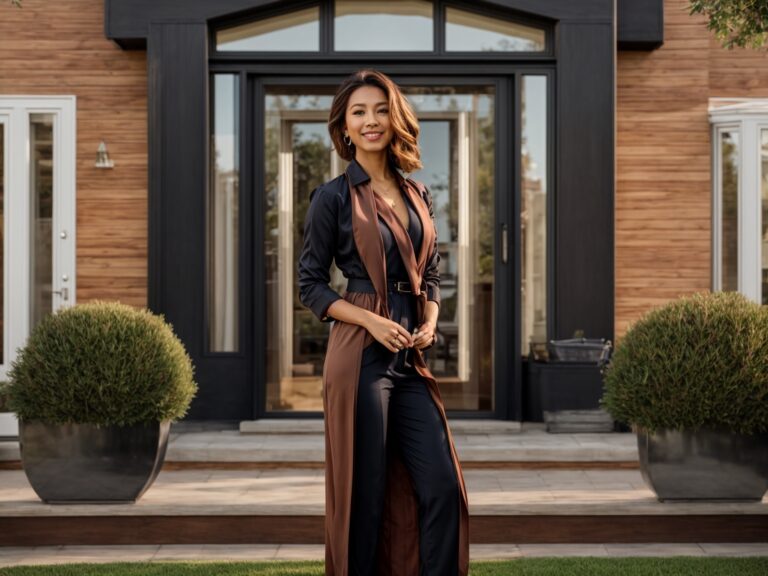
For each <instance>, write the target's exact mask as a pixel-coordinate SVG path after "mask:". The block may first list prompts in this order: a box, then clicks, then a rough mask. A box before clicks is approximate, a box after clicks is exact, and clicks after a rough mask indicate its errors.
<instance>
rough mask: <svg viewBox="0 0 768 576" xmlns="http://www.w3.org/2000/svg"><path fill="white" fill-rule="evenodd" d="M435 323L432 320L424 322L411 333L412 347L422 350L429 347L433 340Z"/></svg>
mask: <svg viewBox="0 0 768 576" xmlns="http://www.w3.org/2000/svg"><path fill="white" fill-rule="evenodd" d="M435 328H436V326H435V324H434V322H429V321H427V322H424V323H423V324H421V325H420V326H419V327H418V328H416V331H415V332H414V333H413V345H414V347H416V348H418V349H419V350H422V349H424V348H429V347H430V346H432V344H434V341H435V336H436V335H435Z"/></svg>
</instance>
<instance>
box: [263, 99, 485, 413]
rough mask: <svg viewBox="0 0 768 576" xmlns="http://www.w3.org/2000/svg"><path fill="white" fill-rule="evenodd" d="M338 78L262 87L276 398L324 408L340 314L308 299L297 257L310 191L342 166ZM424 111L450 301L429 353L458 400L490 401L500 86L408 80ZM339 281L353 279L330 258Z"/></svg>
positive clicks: (425, 151)
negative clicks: (304, 300) (315, 307)
mask: <svg viewBox="0 0 768 576" xmlns="http://www.w3.org/2000/svg"><path fill="white" fill-rule="evenodd" d="M334 88H335V87H329V88H328V90H327V91H324V89H323V88H320V87H315V88H313V89H312V92H310V93H308V92H306V91H305V90H302V89H301V88H287V87H281V88H278V87H273V88H269V89H268V90H267V94H266V96H265V133H264V138H265V172H266V180H265V188H264V189H265V198H264V202H265V209H266V220H265V222H264V224H265V246H264V250H265V254H266V269H265V274H266V278H267V302H266V318H267V329H266V332H267V338H266V341H267V355H266V357H267V366H266V369H267V402H266V404H267V410H269V411H276V410H307V411H321V410H322V395H321V391H322V370H323V360H324V357H325V350H326V346H327V341H328V334H329V329H330V326H331V324H330V323H321V322H319V321H318V320H317V319H316V318H315V317H314V316H313V315H312V313H311V311H309V310H308V309H306V308H304V306H303V305H302V304H301V302H300V301H299V297H298V292H299V290H298V279H297V278H296V268H297V264H298V258H299V254H300V250H301V245H302V240H303V220H304V216H305V214H306V211H307V207H308V205H309V194H310V192H311V191H312V190H313V189H314V188H315V187H316V186H318V185H319V184H321V183H323V182H325V181H326V180H328V179H330V178H333V177H335V176H337V175H339V174H341V173H342V172H343V170H344V168H345V167H346V163H345V162H344V161H343V160H341V159H340V158H339V156H338V155H336V154H335V153H334V152H333V149H332V145H331V142H330V138H329V137H328V131H327V127H326V123H327V120H328V112H329V109H330V104H331V100H332V97H333V92H334ZM404 91H405V93H406V95H407V96H408V99H409V100H410V101H411V104H412V105H413V107H414V109H415V111H416V114H417V116H418V117H419V121H420V123H421V129H422V131H421V135H420V138H419V140H420V144H421V149H422V159H423V162H424V166H425V168H424V169H423V170H421V171H419V172H417V173H414V174H413V176H414V177H415V178H417V179H419V180H422V181H423V182H424V183H425V184H426V185H427V186H429V188H430V191H431V192H432V196H433V202H434V211H435V225H436V227H437V234H438V249H439V251H440V256H441V262H440V266H441V268H440V274H441V282H440V286H441V300H442V302H441V307H440V315H439V320H438V341H437V343H436V344H435V346H434V347H433V348H432V349H430V351H429V352H428V353H427V361H428V362H429V364H430V367H431V369H432V371H433V373H434V374H435V376H436V377H437V379H438V382H439V383H440V388H441V393H442V396H443V400H444V402H445V404H446V407H447V408H449V409H465V410H492V409H493V402H494V399H493V365H494V361H493V350H494V336H493V335H494V324H495V322H494V316H493V289H494V269H493V262H494V254H493V230H494V218H495V215H494V186H495V184H494V163H495V157H494V145H495V130H494V124H493V118H494V92H493V88H490V87H488V88H486V87H472V88H454V87H429V88H425V87H404ZM330 286H331V288H333V289H334V290H336V291H337V292H338V293H339V294H343V293H344V290H345V288H346V279H345V278H344V277H343V275H342V274H341V271H340V270H338V268H337V267H336V266H335V264H333V265H332V266H331V282H330Z"/></svg>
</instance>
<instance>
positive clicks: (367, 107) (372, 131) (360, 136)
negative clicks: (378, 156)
mask: <svg viewBox="0 0 768 576" xmlns="http://www.w3.org/2000/svg"><path fill="white" fill-rule="evenodd" d="M345 121H346V126H345V128H344V134H345V135H349V137H350V138H351V139H352V144H354V145H355V149H356V150H355V151H356V152H357V153H359V152H363V153H369V154H371V153H373V154H375V153H380V152H385V151H386V150H387V147H388V146H389V142H390V140H392V136H393V134H394V132H393V130H392V123H391V122H390V121H389V103H388V102H387V96H386V94H384V91H383V90H382V89H381V88H379V87H378V86H361V87H360V88H358V89H357V90H355V91H354V92H352V94H351V95H350V96H349V102H347V112H346V115H345Z"/></svg>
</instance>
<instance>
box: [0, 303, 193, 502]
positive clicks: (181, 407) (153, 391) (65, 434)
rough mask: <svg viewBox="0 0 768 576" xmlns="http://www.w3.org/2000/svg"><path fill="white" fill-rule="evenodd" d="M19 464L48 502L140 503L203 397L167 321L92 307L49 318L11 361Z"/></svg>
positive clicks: (125, 309) (119, 308) (120, 307)
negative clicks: (173, 427) (176, 426)
mask: <svg viewBox="0 0 768 576" xmlns="http://www.w3.org/2000/svg"><path fill="white" fill-rule="evenodd" d="M8 376H9V381H10V385H9V405H10V408H11V409H12V410H13V411H14V412H16V414H17V415H18V418H19V442H20V451H21V461H22V466H23V467H24V471H25V473H26V475H27V478H28V479H29V482H30V484H31V485H32V488H33V489H34V490H35V492H36V493H37V495H38V496H39V497H40V498H41V499H42V500H43V501H45V502H48V503H60V502H78V503H82V502H91V503H95V502H135V501H136V500H137V499H138V498H140V497H141V495H142V494H143V493H144V492H145V491H146V490H147V488H149V486H150V485H151V484H152V482H154V480H155V478H156V477H157V474H158V473H159V471H160V468H161V467H162V464H163V460H164V458H165V451H166V447H167V444H168V433H169V431H170V424H171V421H173V420H176V419H178V418H181V417H182V416H183V415H184V414H185V413H186V411H187V408H188V407H189V404H190V402H191V399H192V398H193V396H194V395H195V393H196V391H197V385H196V383H195V382H194V380H193V367H192V362H191V359H190V358H189V356H188V355H187V353H186V351H185V349H184V346H183V345H182V343H181V342H180V341H179V339H178V338H177V337H176V336H175V335H174V333H173V331H172V327H171V326H170V325H169V324H166V323H165V322H164V320H163V317H162V316H158V315H154V314H152V313H151V312H149V311H148V310H137V309H135V308H133V307H131V306H128V305H125V304H121V303H119V302H104V301H95V302H90V303H87V304H79V305H76V306H72V307H69V308H64V309H61V310H59V311H58V312H56V313H54V314H51V315H48V316H46V317H45V318H44V319H43V320H42V321H41V322H40V323H39V324H38V325H37V326H36V327H35V328H34V330H32V332H31V334H30V336H29V338H28V340H27V342H26V344H25V346H24V347H23V348H21V349H19V354H18V356H17V358H16V359H15V360H14V361H13V362H12V363H11V369H10V371H9V373H8Z"/></svg>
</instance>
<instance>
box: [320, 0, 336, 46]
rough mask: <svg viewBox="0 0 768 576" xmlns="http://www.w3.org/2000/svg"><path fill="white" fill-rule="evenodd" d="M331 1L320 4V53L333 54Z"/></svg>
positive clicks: (325, 0)
mask: <svg viewBox="0 0 768 576" xmlns="http://www.w3.org/2000/svg"><path fill="white" fill-rule="evenodd" d="M333 16H334V13H333V0H324V1H322V2H321V3H320V53H321V54H330V53H332V52H333Z"/></svg>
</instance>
